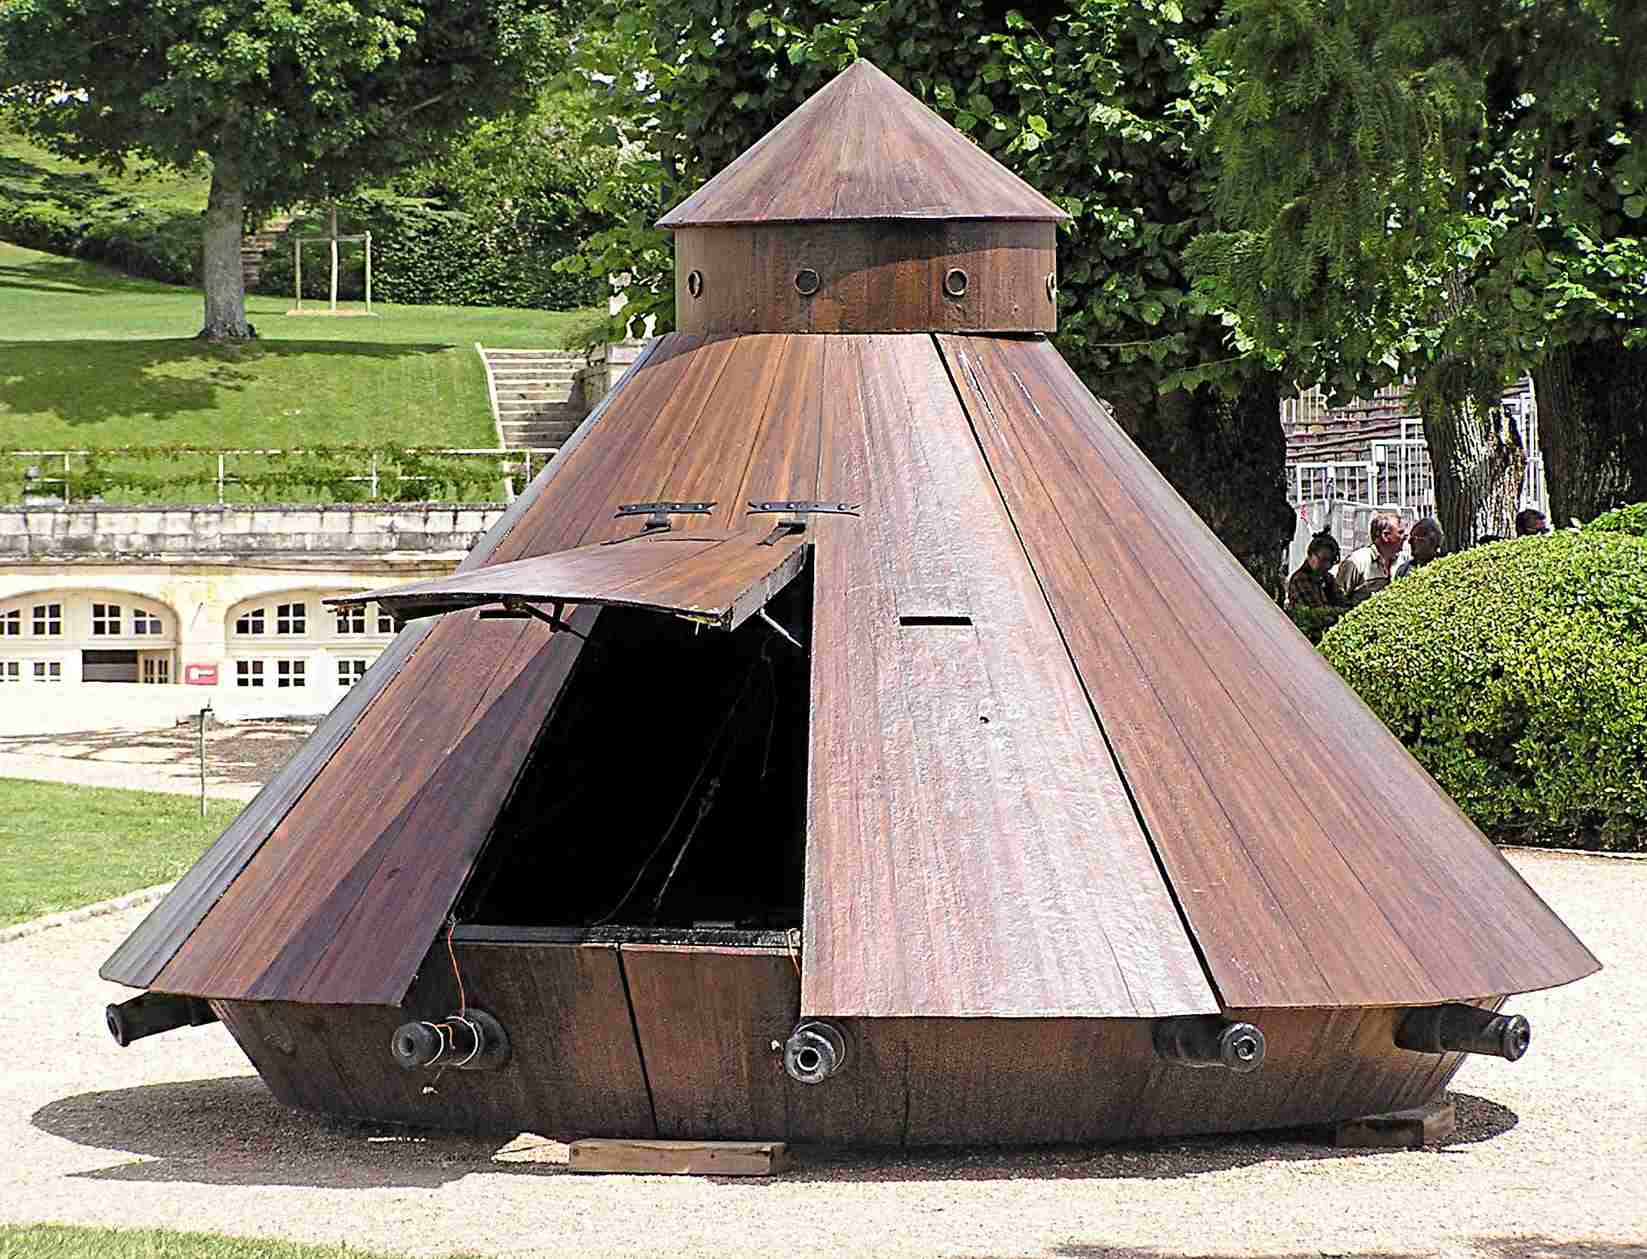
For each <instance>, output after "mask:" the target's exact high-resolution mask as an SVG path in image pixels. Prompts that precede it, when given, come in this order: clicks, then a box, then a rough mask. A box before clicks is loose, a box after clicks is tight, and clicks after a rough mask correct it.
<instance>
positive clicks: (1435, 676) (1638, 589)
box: [1321, 531, 1647, 849]
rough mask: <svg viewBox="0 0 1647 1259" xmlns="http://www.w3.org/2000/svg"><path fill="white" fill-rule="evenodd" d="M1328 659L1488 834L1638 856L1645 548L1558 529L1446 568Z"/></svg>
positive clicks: (1646, 731)
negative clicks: (1632, 852)
mask: <svg viewBox="0 0 1647 1259" xmlns="http://www.w3.org/2000/svg"><path fill="white" fill-rule="evenodd" d="M1321 650H1322V651H1323V652H1324V653H1325V655H1326V656H1327V658H1328V659H1329V660H1330V661H1331V662H1332V664H1333V666H1334V667H1335V668H1337V670H1338V671H1339V672H1340V673H1341V674H1342V675H1343V676H1344V677H1345V679H1346V680H1347V681H1348V682H1349V683H1350V685H1351V686H1353V687H1354V688H1355V690H1356V691H1357V692H1358V693H1359V694H1360V696H1361V698H1362V699H1364V700H1365V701H1366V702H1367V703H1368V704H1369V705H1370V706H1371V707H1372V709H1373V711H1374V712H1376V713H1377V714H1378V715H1379V716H1380V717H1381V718H1382V719H1383V720H1384V721H1385V722H1386V723H1387V724H1388V725H1389V727H1390V729H1391V730H1393V731H1394V732H1395V733H1396V735H1397V736H1398V737H1399V738H1400V739H1401V741H1402V742H1403V743H1405V744H1406V745H1407V747H1408V748H1409V749H1411V751H1412V753H1413V755H1414V756H1416V757H1417V758H1418V760H1419V762H1420V763H1421V764H1423V766H1424V767H1425V768H1426V769H1427V770H1429V771H1430V773H1431V774H1433V775H1434V776H1435V778H1436V780H1437V781H1438V782H1440V784H1441V785H1442V787H1443V788H1445V789H1446V791H1447V792H1448V793H1449V794H1450V795H1451V796H1452V797H1453V799H1455V800H1456V801H1458V803H1459V805H1460V806H1461V807H1462V808H1463V809H1464V811H1465V812H1466V813H1468V814H1469V815H1470V817H1471V818H1472V819H1474V821H1475V823H1476V824H1477V825H1478V826H1480V827H1481V828H1482V830H1484V831H1486V832H1487V833H1488V834H1489V835H1491V836H1492V837H1493V838H1495V839H1498V840H1504V841H1513V842H1521V843H1542V844H1554V845H1565V846H1574V847H1583V848H1618V849H1622V848H1634V849H1640V848H1643V847H1647V539H1642V538H1635V537H1631V536H1628V535H1626V534H1621V533H1602V532H1596V533H1588V532H1585V533H1581V532H1577V531H1564V532H1561V533H1557V534H1553V535H1549V536H1545V537H1531V538H1520V539H1517V540H1515V541H1511V542H1498V543H1494V544H1492V545H1491V546H1484V547H1477V548H1475V549H1474V550H1470V551H1466V552H1464V553H1462V554H1460V555H1455V556H1449V557H1447V558H1445V559H1442V560H1438V561H1436V562H1435V563H1434V564H1431V565H1429V566H1428V567H1426V568H1425V569H1424V570H1423V571H1422V572H1420V573H1417V574H1416V575H1414V576H1412V577H1409V578H1407V579H1405V580H1403V581H1400V582H1397V583H1396V584H1395V585H1393V586H1391V587H1390V588H1389V589H1388V590H1386V591H1384V592H1383V593H1381V594H1379V595H1377V596H1376V597H1374V598H1373V599H1370V600H1368V601H1367V602H1366V603H1364V604H1362V605H1361V606H1360V607H1358V608H1356V609H1355V610H1354V611H1352V612H1350V613H1349V614H1348V615H1346V616H1345V617H1344V619H1343V620H1342V621H1340V622H1339V624H1338V625H1337V626H1336V627H1335V628H1334V629H1333V630H1331V631H1330V632H1329V633H1328V634H1327V635H1326V636H1325V638H1323V640H1322V643H1321Z"/></svg>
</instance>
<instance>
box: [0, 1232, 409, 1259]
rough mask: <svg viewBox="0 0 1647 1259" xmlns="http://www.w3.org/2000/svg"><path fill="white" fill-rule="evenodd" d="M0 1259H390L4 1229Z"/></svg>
mask: <svg viewBox="0 0 1647 1259" xmlns="http://www.w3.org/2000/svg"><path fill="white" fill-rule="evenodd" d="M0 1259H390V1257H389V1256H383V1255H381V1254H380V1252H378V1251H369V1250H356V1249H355V1248H354V1247H353V1246H304V1245H300V1244H298V1243H296V1242H278V1241H252V1240H247V1239H241V1238H238V1237H222V1236H219V1235H217V1234H214V1233H174V1232H172V1231H170V1230H169V1229H125V1228H77V1227H70V1226H68V1225H62V1224H35V1225H31V1226H29V1227H26V1228H20V1227H15V1226H12V1225H6V1224H0Z"/></svg>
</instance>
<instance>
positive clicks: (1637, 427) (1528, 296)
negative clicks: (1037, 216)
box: [1190, 0, 1647, 543]
mask: <svg viewBox="0 0 1647 1259" xmlns="http://www.w3.org/2000/svg"><path fill="white" fill-rule="evenodd" d="M1210 47H1211V51H1212V53H1213V55H1215V56H1217V57H1219V58H1220V59H1221V60H1222V61H1223V62H1224V63H1226V64H1227V65H1228V66H1229V81H1230V83H1231V85H1232V86H1231V91H1230V93H1229V95H1228V97H1227V99H1226V100H1225V102H1224V104H1223V106H1222V108H1221V109H1220V111H1219V113H1218V115H1217V118H1216V121H1215V125H1214V132H1215V135H1216V138H1217V141H1218V145H1219V149H1220V153H1221V157H1222V175H1221V179H1220V183H1219V195H1218V203H1217V208H1218V210H1219V213H1220V215H1221V217H1222V219H1223V221H1224V222H1225V223H1226V224H1227V225H1228V227H1229V230H1228V231H1225V232H1222V233H1209V234H1208V235H1207V236H1206V237H1205V238H1204V239H1202V240H1200V241H1198V242H1196V243H1195V244H1194V245H1193V246H1192V248H1191V250H1190V254H1191V258H1192V262H1193V265H1194V266H1195V267H1196V268H1197V269H1198V270H1199V271H1200V273H1201V274H1202V275H1203V276H1204V278H1205V287H1206V289H1207V290H1208V292H1209V293H1210V294H1211V295H1212V296H1214V298H1215V299H1216V300H1218V301H1219V302H1220V303H1223V304H1227V305H1229V306H1230V307H1232V308H1233V309H1234V310H1236V311H1237V312H1238V313H1239V315H1240V318H1241V321H1242V327H1243V329H1244V330H1245V331H1246V332H1247V333H1248V334H1250V335H1251V336H1252V337H1254V338H1255V340H1256V341H1257V342H1258V343H1259V344H1260V345H1261V346H1264V347H1266V348H1268V349H1270V350H1271V351H1274V352H1277V353H1280V354H1282V355H1284V356H1285V359H1286V361H1287V362H1288V364H1289V366H1290V367H1291V368H1292V369H1293V370H1294V371H1295V372H1296V373H1297V376H1298V378H1300V379H1323V380H1326V381H1328V382H1329V383H1330V384H1331V385H1332V386H1333V388H1334V391H1335V392H1337V393H1338V394H1339V395H1340V396H1343V395H1356V394H1359V395H1361V396H1368V395H1369V394H1370V392H1371V391H1372V390H1373V389H1375V388H1377V387H1378V386H1380V385H1382V384H1385V383H1387V382H1388V381H1389V380H1391V379H1392V378H1396V377H1400V376H1410V377H1412V378H1414V379H1415V380H1416V381H1417V382H1418V386H1419V389H1418V397H1419V400H1420V405H1421V410H1422V413H1423V416H1424V421H1425V435H1426V437H1427V438H1428V440H1429V444H1430V449H1431V454H1432V458H1433V462H1434V464H1435V467H1436V475H1437V500H1438V507H1439V508H1440V510H1441V514H1442V518H1443V519H1442V523H1443V525H1444V526H1446V528H1447V530H1448V533H1449V536H1450V537H1451V538H1452V539H1453V540H1454V541H1455V542H1463V543H1468V542H1469V541H1471V540H1472V539H1473V538H1474V537H1476V536H1479V535H1480V534H1482V533H1486V532H1497V533H1502V532H1505V531H1506V526H1507V524H1508V515H1509V514H1510V513H1511V512H1513V511H1514V509H1515V507H1516V501H1515V496H1514V493H1515V491H1514V487H1515V486H1516V484H1517V483H1518V482H1519V474H1520V469H1521V458H1522V455H1523V453H1524V452H1523V450H1522V448H1521V435H1520V434H1519V433H1517V432H1515V431H1514V430H1513V429H1512V428H1511V427H1510V426H1509V425H1508V424H1507V423H1506V422H1505V420H1504V417H1503V416H1501V415H1500V414H1498V412H1497V409H1496V407H1495V406H1494V405H1493V400H1494V399H1495V398H1496V397H1497V395H1498V392H1499V390H1500V389H1501V388H1502V386H1503V385H1504V384H1505V383H1506V382H1507V381H1509V380H1510V379H1513V378H1514V377H1515V376H1517V375H1519V374H1521V373H1522V372H1524V371H1531V372H1532V374H1533V377H1534V381H1535V386H1536V391H1537V394H1538V398H1539V431H1540V441H1541V445H1542V447H1543V450H1544V455H1545V461H1546V469H1547V473H1548V476H1549V482H1550V496H1551V507H1552V514H1553V515H1554V516H1555V517H1556V518H1557V519H1561V520H1564V519H1566V518H1567V517H1569V516H1576V517H1579V518H1588V517H1590V516H1592V515H1594V514H1595V512H1596V511H1597V510H1599V509H1600V508H1603V507H1605V506H1608V505H1610V504H1611V503H1613V502H1618V501H1622V500H1625V499H1628V498H1630V497H1636V498H1639V497H1642V496H1643V494H1644V493H1647V331H1644V325H1643V319H1642V317H1643V315H1647V240H1644V239H1643V234H1644V229H1647V149H1644V148H1643V144H1642V141H1643V139H1644V136H1643V121H1644V118H1647V62H1644V61H1643V60H1642V58H1641V55H1640V50H1641V49H1642V48H1643V47H1647V6H1642V5H1640V4H1639V3H1637V2H1636V0H1582V2H1579V0H1567V2H1556V0H1230V2H1229V21H1228V25H1227V27H1226V29H1225V30H1223V31H1222V32H1221V33H1220V34H1219V35H1217V36H1216V37H1215V38H1214V39H1213V40H1212V41H1211V45H1210Z"/></svg>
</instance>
